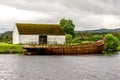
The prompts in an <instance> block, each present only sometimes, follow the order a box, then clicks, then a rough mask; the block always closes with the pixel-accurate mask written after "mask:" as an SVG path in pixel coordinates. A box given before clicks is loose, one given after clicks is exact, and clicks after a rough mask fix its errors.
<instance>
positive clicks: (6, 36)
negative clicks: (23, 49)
mask: <svg viewBox="0 0 120 80" xmlns="http://www.w3.org/2000/svg"><path fill="white" fill-rule="evenodd" d="M0 42H5V43H11V42H12V31H6V32H5V33H1V34H0Z"/></svg>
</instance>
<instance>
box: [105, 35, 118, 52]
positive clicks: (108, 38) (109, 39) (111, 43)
mask: <svg viewBox="0 0 120 80" xmlns="http://www.w3.org/2000/svg"><path fill="white" fill-rule="evenodd" d="M104 41H105V50H106V51H115V50H117V47H118V42H119V40H118V38H117V37H115V36H113V35H112V34H106V35H105V37H104Z"/></svg>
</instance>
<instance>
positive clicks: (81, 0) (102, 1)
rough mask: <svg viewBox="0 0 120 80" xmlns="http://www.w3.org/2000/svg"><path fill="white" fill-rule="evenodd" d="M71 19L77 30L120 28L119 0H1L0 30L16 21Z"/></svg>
mask: <svg viewBox="0 0 120 80" xmlns="http://www.w3.org/2000/svg"><path fill="white" fill-rule="evenodd" d="M61 18H66V19H71V20H73V22H74V24H75V26H76V27H75V30H93V29H100V28H108V29H111V28H120V0H0V32H4V31H6V30H13V27H14V24H15V23H20V22H26V23H41V24H43V23H45V24H46V23H48V24H49V23H55V24H56V23H57V24H58V23H59V20H60V19H61Z"/></svg>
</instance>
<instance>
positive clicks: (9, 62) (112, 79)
mask: <svg viewBox="0 0 120 80" xmlns="http://www.w3.org/2000/svg"><path fill="white" fill-rule="evenodd" d="M0 80H120V54H116V55H112V56H105V55H82V56H40V55H39V56H25V55H11V54H9V55H4V54H2V55H0Z"/></svg>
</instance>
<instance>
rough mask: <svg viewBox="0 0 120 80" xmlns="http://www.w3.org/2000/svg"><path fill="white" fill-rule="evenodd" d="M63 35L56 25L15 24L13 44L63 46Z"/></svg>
mask: <svg viewBox="0 0 120 80" xmlns="http://www.w3.org/2000/svg"><path fill="white" fill-rule="evenodd" d="M64 43H65V34H64V32H63V30H62V29H61V27H60V26H59V25H57V24H23V23H16V25H15V27H14V30H13V44H64Z"/></svg>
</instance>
